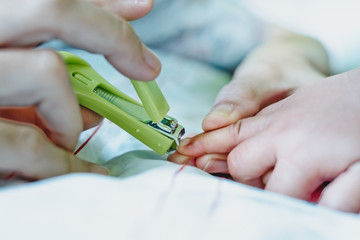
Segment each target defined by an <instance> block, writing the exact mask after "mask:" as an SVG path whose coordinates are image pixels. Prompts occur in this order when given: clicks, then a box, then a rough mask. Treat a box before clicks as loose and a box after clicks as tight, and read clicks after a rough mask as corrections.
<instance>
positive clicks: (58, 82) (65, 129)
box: [0, 50, 83, 150]
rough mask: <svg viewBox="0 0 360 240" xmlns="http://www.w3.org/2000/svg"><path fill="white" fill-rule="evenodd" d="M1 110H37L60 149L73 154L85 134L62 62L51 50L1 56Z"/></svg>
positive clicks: (11, 52)
mask: <svg viewBox="0 0 360 240" xmlns="http://www.w3.org/2000/svg"><path fill="white" fill-rule="evenodd" d="M0 83H1V86H2V87H1V88H0V106H3V107H25V106H34V107H35V108H36V110H37V113H38V114H39V116H40V117H41V119H42V120H43V121H44V124H45V126H46V127H47V128H48V130H49V131H48V132H47V134H48V136H49V138H50V139H51V140H52V141H54V143H56V144H57V145H59V146H61V147H64V148H65V149H68V150H73V148H74V147H75V145H76V143H77V140H78V136H79V134H80V132H81V131H82V130H83V127H82V122H81V115H80V107H79V105H78V102H77V100H76V97H75V95H74V92H73V89H72V87H71V85H70V82H69V80H68V74H67V71H66V69H65V66H64V64H63V61H62V59H61V58H60V56H58V55H57V54H56V53H55V52H52V51H48V50H3V51H1V52H0Z"/></svg>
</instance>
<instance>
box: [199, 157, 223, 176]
mask: <svg viewBox="0 0 360 240" xmlns="http://www.w3.org/2000/svg"><path fill="white" fill-rule="evenodd" d="M226 160H227V154H207V155H204V156H201V157H198V158H196V167H198V168H200V169H202V170H204V171H206V172H208V173H226V174H229V169H228V164H227V161H226Z"/></svg>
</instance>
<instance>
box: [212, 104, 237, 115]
mask: <svg viewBox="0 0 360 240" xmlns="http://www.w3.org/2000/svg"><path fill="white" fill-rule="evenodd" d="M234 108H235V107H234V105H233V104H221V105H218V106H216V107H215V108H213V110H212V111H211V112H210V113H209V114H208V115H207V116H206V117H210V116H211V117H224V118H228V117H230V115H231V114H232V113H233V111H234Z"/></svg>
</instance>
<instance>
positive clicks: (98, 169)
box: [89, 164, 110, 175]
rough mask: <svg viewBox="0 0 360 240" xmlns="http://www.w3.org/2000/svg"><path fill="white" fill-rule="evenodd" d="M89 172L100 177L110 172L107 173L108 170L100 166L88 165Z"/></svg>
mask: <svg viewBox="0 0 360 240" xmlns="http://www.w3.org/2000/svg"><path fill="white" fill-rule="evenodd" d="M89 169H90V172H92V173H99V174H102V175H109V174H110V172H109V169H107V168H105V167H103V166H100V165H95V164H92V165H90V168H89Z"/></svg>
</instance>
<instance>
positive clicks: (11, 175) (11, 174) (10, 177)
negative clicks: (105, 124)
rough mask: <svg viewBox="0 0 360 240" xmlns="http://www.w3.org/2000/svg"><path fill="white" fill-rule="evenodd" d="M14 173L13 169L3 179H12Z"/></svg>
mask: <svg viewBox="0 0 360 240" xmlns="http://www.w3.org/2000/svg"><path fill="white" fill-rule="evenodd" d="M15 175H16V171H13V172H11V173H10V174H9V175H7V176H6V177H5V178H4V180H5V181H8V180H10V179H12V178H13V177H14V176H15Z"/></svg>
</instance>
